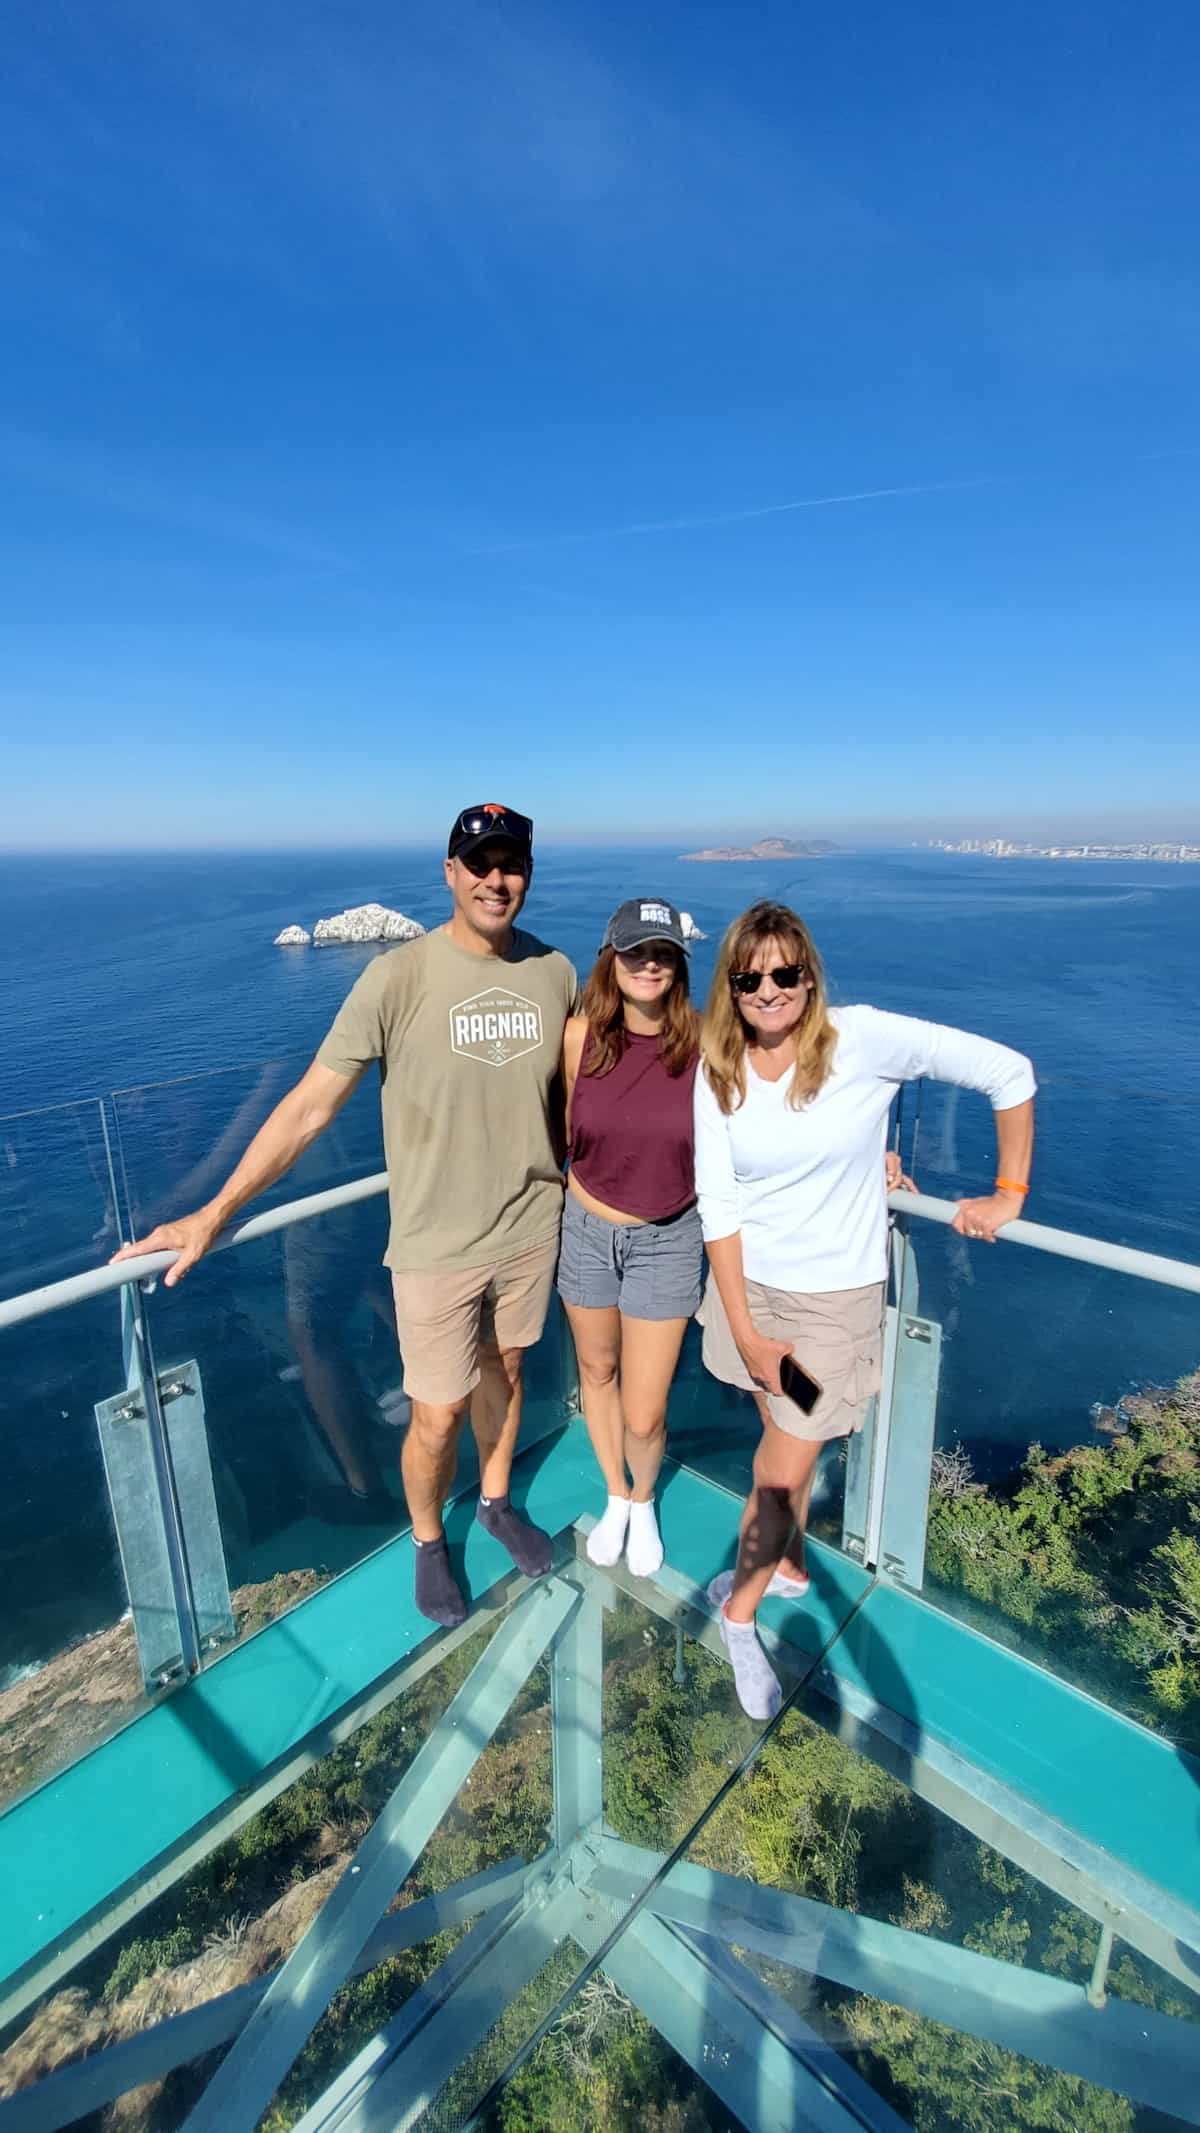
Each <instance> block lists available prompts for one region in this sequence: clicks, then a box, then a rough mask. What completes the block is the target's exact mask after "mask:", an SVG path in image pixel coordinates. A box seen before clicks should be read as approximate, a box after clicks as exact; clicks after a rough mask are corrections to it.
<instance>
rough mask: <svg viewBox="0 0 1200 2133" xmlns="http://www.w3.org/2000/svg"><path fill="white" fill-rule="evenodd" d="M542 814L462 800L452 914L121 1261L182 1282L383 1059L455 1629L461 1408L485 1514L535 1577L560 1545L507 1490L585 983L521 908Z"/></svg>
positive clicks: (423, 1511) (422, 1542)
mask: <svg viewBox="0 0 1200 2133" xmlns="http://www.w3.org/2000/svg"><path fill="white" fill-rule="evenodd" d="M532 867H533V824H532V823H531V822H530V821H529V819H528V817H527V816H524V815H521V814H518V813H517V812H516V811H515V809H512V808H507V807H501V806H499V805H498V804H495V803H490V804H488V805H485V806H481V807H476V808H464V809H463V811H462V813H461V814H460V815H458V816H457V817H456V819H455V822H454V825H453V827H452V829H451V831H450V837H449V843H448V848H447V857H446V862H445V875H446V883H447V886H448V888H449V890H450V893H451V896H452V898H453V911H452V913H451V917H450V920H449V923H448V924H447V925H445V926H443V927H439V928H438V929H437V930H436V931H435V932H433V933H429V934H426V935H424V936H423V937H422V938H421V939H420V940H417V941H414V942H411V943H405V945H404V946H403V947H400V948H396V949H393V950H392V951H391V952H390V953H389V954H386V955H380V956H376V957H375V958H374V959H373V961H372V962H370V963H369V964H368V965H367V968H366V969H365V970H364V971H363V973H362V975H361V977H360V978H359V979H358V982H357V984H356V985H355V986H354V988H353V990H352V991H351V993H350V994H349V996H348V998H347V999H346V1001H345V1002H344V1004H343V1006H342V1008H341V1011H340V1012H339V1014H338V1016H337V1018H336V1020H335V1022H334V1024H333V1027H332V1029H331V1030H330V1032H329V1034H328V1036H327V1037H326V1038H325V1041H324V1043H323V1044H322V1045H321V1047H320V1049H319V1051H318V1053H317V1056H316V1058H315V1059H314V1061H313V1063H312V1065H311V1066H310V1067H309V1069H308V1071H307V1073H306V1074H304V1075H303V1076H302V1078H301V1080H300V1081H299V1082H298V1083H297V1084H296V1087H295V1088H294V1089H292V1090H291V1091H290V1092H289V1094H288V1095H287V1096H285V1097H284V1098H283V1101H282V1102H281V1103H280V1104H278V1105H277V1106H276V1108H275V1110H274V1111H273V1112H272V1113H271V1116H270V1117H269V1118H268V1119H267V1121H266V1124H265V1125H264V1126H262V1127H261V1129H260V1130H259V1132H258V1133H257V1134H256V1135H255V1138H254V1140H253V1141H252V1142H251V1143H250V1146H249V1148H248V1149H247V1150H246V1153H245V1155H244V1156H243V1158H242V1160H241V1162H240V1163H239V1165H238V1167H237V1169H236V1170H235V1171H234V1172H233V1175H232V1176H231V1177H230V1179H229V1180H228V1182H227V1183H226V1185H225V1186H224V1187H223V1188H222V1190H221V1191H220V1192H219V1193H218V1194H217V1196H216V1198H215V1199H214V1200H212V1201H211V1202H210V1203H209V1204H208V1206H207V1207H204V1208H201V1209H200V1210H199V1211H198V1212H197V1213H196V1214H194V1215H186V1216H184V1217H182V1218H181V1219H180V1220H179V1221H178V1222H173V1223H163V1224H161V1225H160V1226H159V1228H158V1229H156V1230H155V1231H154V1232H153V1233H152V1234H151V1235H150V1236H149V1237H145V1238H142V1239H140V1240H139V1241H138V1242H137V1243H135V1244H131V1245H127V1246H126V1247H125V1248H124V1251H123V1252H119V1253H117V1254H116V1256H117V1257H118V1258H121V1257H130V1256H132V1255H133V1254H135V1253H137V1252H146V1251H160V1250H164V1249H171V1248H174V1249H177V1250H178V1251H179V1257H178V1259H177V1260H176V1262H175V1264H174V1266H172V1267H171V1268H170V1269H169V1271H168V1273H167V1274H166V1276H165V1277H164V1278H165V1281H166V1283H167V1284H168V1285H174V1283H176V1282H177V1281H179V1280H180V1279H182V1277H183V1275H184V1274H186V1273H187V1271H188V1269H189V1267H191V1266H192V1265H194V1264H195V1262H196V1260H197V1259H199V1258H200V1257H201V1256H202V1255H203V1253H204V1252H205V1251H207V1250H208V1247H209V1246H210V1245H211V1243H212V1242H213V1240H214V1238H215V1237H216V1235H217V1233H218V1231H219V1230H221V1229H223V1228H224V1227H225V1225H226V1224H227V1223H228V1222H229V1221H230V1220H231V1219H232V1217H233V1216H234V1215H235V1214H236V1213H237V1212H238V1210H239V1209H240V1208H242V1207H243V1206H245V1204H246V1202H247V1201H248V1200H250V1199H253V1197H254V1196H255V1194H256V1193H259V1192H262V1191H263V1190H265V1188H266V1186H268V1185H269V1184H273V1183H274V1182H275V1180H276V1179H277V1178H280V1177H282V1176H283V1174H284V1172H285V1171H286V1170H287V1169H289V1168H290V1167H291V1165H292V1163H294V1162H295V1161H296V1158H297V1157H298V1156H299V1155H300V1154H301V1153H302V1152H303V1150H304V1149H305V1148H306V1147H308V1146H309V1144H310V1143H311V1142H312V1141H313V1140H314V1139H315V1138H316V1136H317V1134H318V1133H320V1132H321V1131H322V1130H323V1128H324V1127H325V1126H327V1125H328V1124H329V1122H330V1120H331V1119H332V1118H333V1117H335V1116H336V1114H337V1112H338V1111H339V1110H340V1109H341V1107H342V1105H343V1104H344V1103H345V1101H346V1099H347V1097H348V1096H349V1095H350V1094H351V1091H352V1090H353V1089H354V1088H356V1087H357V1085H358V1083H359V1081H360V1080H361V1078H362V1076H363V1074H364V1073H365V1072H366V1070H367V1068H368V1066H369V1065H370V1064H371V1063H372V1062H373V1061H378V1062H379V1067H380V1074H381V1079H382V1110H383V1133H384V1145H385V1149H386V1154H387V1169H388V1187H389V1199H390V1204H391V1231H390V1236H389V1239H388V1248H387V1254H386V1263H387V1265H388V1266H389V1268H390V1269H391V1271H392V1280H393V1287H394V1292H395V1300H396V1320H397V1328H398V1331H399V1336H400V1347H401V1352H402V1354H403V1357H404V1386H405V1390H406V1392H408V1393H409V1394H410V1396H411V1398H412V1403H413V1407H412V1422H411V1425H410V1427H409V1429H408V1432H407V1434H406V1437H405V1442H404V1450H403V1455H402V1468H403V1474H404V1487H405V1493H406V1495H407V1498H408V1508H409V1513H410V1515H411V1518H412V1532H413V1541H414V1544H415V1547H416V1553H417V1605H418V1607H419V1608H420V1609H421V1611H422V1613H424V1614H426V1615H427V1616H429V1617H430V1619H431V1620H433V1621H436V1622H441V1623H443V1624H445V1625H446V1626H447V1627H451V1626H453V1625H454V1624H455V1623H457V1622H461V1621H462V1620H463V1618H464V1616H465V1614H466V1606H465V1603H464V1600H463V1596H462V1593H461V1592H460V1590H459V1588H458V1585H457V1583H456V1581H455V1579H454V1577H453V1575H452V1573H451V1570H450V1564H449V1558H448V1555H447V1553H446V1540H445V1534H444V1532H443V1529H442V1511H443V1507H444V1505H445V1502H446V1498H447V1496H448V1495H449V1493H450V1486H451V1483H452V1480H453V1477H454V1468H455V1463H456V1458H457V1447H458V1438H459V1434H460V1432H461V1429H462V1423H463V1420H464V1417H465V1416H466V1413H467V1411H468V1408H470V1413H471V1424H472V1428H473V1430H474V1433H475V1438H476V1442H477V1444H478V1447H479V1464H480V1481H481V1493H480V1499H479V1517H480V1520H481V1522H482V1523H483V1524H484V1525H485V1526H486V1527H487V1529H488V1531H489V1532H491V1533H493V1534H494V1535H495V1536H496V1538H497V1539H498V1540H500V1541H501V1542H502V1543H503V1544H504V1546H505V1547H506V1548H507V1549H508V1551H509V1553H510V1554H511V1555H512V1557H513V1560H514V1561H515V1562H516V1564H517V1565H518V1568H520V1569H521V1570H523V1571H524V1572H525V1573H526V1575H527V1576H538V1575H540V1574H541V1573H542V1572H543V1571H545V1570H547V1569H548V1568H549V1566H550V1543H549V1540H548V1539H547V1536H546V1535H545V1534H544V1533H540V1532H539V1531H538V1529H537V1528H536V1527H535V1526H531V1525H530V1524H529V1523H528V1521H527V1520H525V1519H522V1518H520V1517H519V1516H518V1514H517V1513H516V1512H515V1511H514V1510H513V1508H512V1506H511V1504H510V1502H509V1499H508V1485H509V1475H510V1472H511V1468H512V1459H513V1451H514V1448H515V1445H516V1438H517V1431H518V1428H519V1426H520V1415H521V1361H522V1355H523V1351H524V1350H525V1349H526V1348H528V1347H531V1346H532V1345H533V1343H534V1342H535V1341H536V1340H538V1338H539V1337H540V1335H541V1332H542V1328H543V1326H544V1324H545V1318H546V1312H547V1308H548V1306H549V1301H550V1292H551V1287H552V1284H553V1279H554V1268H555V1261H556V1259H557V1254H558V1230H559V1222H560V1218H561V1214H562V1199H563V1174H562V1157H563V1148H562V1145H561V1138H562V1124H561V1116H560V1109H559V1106H560V1093H561V1092H560V1085H559V1059H560V1054H561V1048H562V1032H563V1025H564V1023H565V1021H566V1019H567V1016H568V1015H570V1014H572V1013H573V1012H575V1010H576V1006H577V1001H578V991H579V986H578V980H577V978H576V974H575V971H574V969H573V968H572V966H571V964H570V963H569V962H568V961H567V959H566V957H565V956H563V955H560V954H559V953H558V951H557V949H553V948H547V947H546V946H545V945H544V944H543V943H542V942H541V941H539V940H536V939H535V938H534V937H533V935H532V934H528V933H523V932H519V931H518V930H517V929H516V924H515V921H516V919H517V916H518V914H519V912H520V910H521V906H522V904H523V903H524V901H525V897H526V894H527V893H528V888H529V878H530V874H531V872H532Z"/></svg>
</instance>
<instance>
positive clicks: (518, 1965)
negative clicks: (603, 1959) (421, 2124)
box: [292, 1887, 582, 2133]
mask: <svg viewBox="0 0 1200 2133" xmlns="http://www.w3.org/2000/svg"><path fill="white" fill-rule="evenodd" d="M577 1910H578V1899H577V1898H576V1896H575V1893H574V1891H573V1890H571V1889H569V1888H563V1887H559V1888H558V1889H557V1890H556V1891H555V1892H554V1893H552V1894H551V1895H550V1898H549V1901H548V1902H547V1903H545V1904H544V1905H543V1904H540V1903H538V1902H536V1901H534V1902H533V1903H531V1904H529V1905H526V1906H525V1907H524V1908H523V1909H520V1910H518V1911H516V1912H515V1913H513V1914H511V1915H510V1916H508V1917H500V1916H499V1915H497V1917H496V1919H495V1921H494V1923H493V1922H492V1921H485V1922H484V1926H485V1927H488V1926H490V1927H491V1930H490V1931H487V1930H484V1929H483V1928H481V1927H479V1926H477V1927H476V1928H475V1929H474V1932H473V1933H472V1934H470V1935H468V1938H467V1940H466V1941H463V1942H462V1943H461V1945H460V1946H459V1947H458V1948H456V1949H455V1951H454V1954H453V1955H452V1956H451V1957H450V1959H449V1962H448V1963H446V1964H443V1966H442V1969H441V1970H440V1971H435V1973H434V1975H433V1977H431V1978H427V1979H426V1981H425V1984H424V1985H423V1986H421V1987H420V1990H419V1993H415V1994H414V1995H413V1997H412V1999H410V2000H408V2001H406V2003H405V2005H404V2006H403V2007H402V2008H401V2010H400V2013H399V2014H398V2015H397V2016H396V2018H395V2020H394V2021H392V2022H390V2023H389V2024H388V2026H387V2028H386V2029H383V2030H381V2031H380V2033H379V2035H378V2036H377V2037H374V2038H372V2040H371V2042H370V2043H369V2044H367V2045H366V2046H364V2048H363V2050H362V2051H361V2052H360V2053H359V2054H358V2057H357V2059H355V2060H354V2061H353V2062H352V2064H351V2065H350V2066H349V2067H347V2069H346V2070H345V2072H344V2073H343V2074H342V2075H341V2076H339V2078H338V2080H337V2081H336V2082H334V2083H333V2085H332V2087H331V2088H329V2089H328V2090H327V2091H326V2093H325V2095H324V2096H323V2097H321V2098H320V2099H319V2100H318V2102H316V2103H315V2104H313V2106H312V2108H311V2109H310V2110H309V2111H308V2112H307V2113H306V2115H305V2117H304V2118H302V2119H301V2121H300V2123H299V2125H297V2126H295V2127H293V2129H292V2133H409V2129H410V2128H411V2127H412V2126H415V2125H416V2123H417V2121H418V2120H419V2119H420V2118H421V2117H422V2115H423V2114H424V2112H425V2111H427V2110H428V2108H429V2106H430V2104H431V2103H432V2102H433V2100H434V2097H435V2096H437V2094H438V2093H439V2091H440V2090H441V2089H443V2088H445V2086H446V2083H447V2082H448V2081H449V2080H450V2079H451V2077H452V2076H453V2075H454V2074H456V2073H458V2072H459V2071H460V2069H461V2068H462V2067H463V2065H464V2064H465V2062H466V2061H467V2059H469V2057H470V2055H471V2053H472V2052H474V2051H477V2050H478V2048H479V2046H480V2045H481V2044H482V2043H483V2041H484V2039H485V2037H486V2036H487V2034H488V2031H489V2030H490V2029H491V2028H492V2027H493V2025H494V2024H495V2023H496V2022H498V2021H499V2020H500V2018H501V2016H502V2015H503V2014H504V2013H505V2012H506V2010H507V2009H508V2008H509V2007H510V2006H511V2004H512V2002H513V2001H514V2000H515V1999H516V1997H517V1995H518V1993H520V1992H523V1991H524V1989H525V1987H526V1986H527V1985H528V1984H529V1983H530V1982H531V1980H532V1979H533V1978H535V1977H536V1976H537V1973H538V1971H539V1970H540V1969H541V1968H542V1967H543V1965H544V1964H545V1963H547V1962H549V1960H550V1958H551V1957H552V1956H553V1955H554V1954H555V1953H556V1952H557V1950H558V1949H559V1948H560V1947H561V1946H562V1944H563V1942H564V1940H566V1939H567V1938H568V1937H570V1936H571V1933H572V1925H573V1921H574V1918H575V1915H576V1912H577ZM456 1959H458V1960H457V1964H456ZM581 1963H582V1958H581ZM489 2078H490V2077H489V2076H488V2075H487V2073H486V2072H485V2073H483V2074H482V2075H481V2080H480V2084H479V2089H480V2093H482V2090H483V2089H484V2088H485V2087H486V2086H487V2083H488V2080H489ZM477 2101H478V2096H475V2097H472V2098H470V2099H469V2101H468V2099H466V2098H464V2105H465V2107H466V2108H469V2107H470V2103H473V2102H477ZM454 2122H455V2123H456V2124H457V2123H459V2122H460V2120H459V2119H458V2116H457V2114H456V2117H455V2121H454Z"/></svg>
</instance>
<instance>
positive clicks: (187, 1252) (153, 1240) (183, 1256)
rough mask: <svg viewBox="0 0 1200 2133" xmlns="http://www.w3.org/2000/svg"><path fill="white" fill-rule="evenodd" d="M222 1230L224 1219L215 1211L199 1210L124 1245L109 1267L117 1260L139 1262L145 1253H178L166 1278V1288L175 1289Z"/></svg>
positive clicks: (164, 1285) (207, 1208)
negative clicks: (135, 1260)
mask: <svg viewBox="0 0 1200 2133" xmlns="http://www.w3.org/2000/svg"><path fill="white" fill-rule="evenodd" d="M221 1227H222V1223H221V1217H220V1215H219V1214H218V1213H217V1212H216V1211H215V1210H214V1209H213V1208H211V1207H201V1208H198V1209H197V1211H196V1213H195V1214H194V1215H180V1217H179V1220H178V1221H177V1222H160V1223H159V1225H158V1228H157V1229H152V1230H151V1232H150V1234H149V1236H148V1237H139V1238H137V1239H136V1241H135V1242H134V1243H133V1244H123V1245H122V1246H121V1249H120V1251H119V1252H114V1253H113V1255H112V1259H110V1261H109V1265H110V1266H111V1265H112V1264H113V1261H114V1260H117V1259H137V1258H139V1257H140V1256H141V1254H142V1253H143V1252H178V1254H179V1257H178V1259H177V1260H176V1261H175V1264H174V1266H169V1267H168V1268H167V1271H166V1273H165V1274H164V1275H163V1287H164V1288H167V1289H173V1288H174V1287H175V1285H176V1283H177V1282H180V1281H182V1280H183V1277H184V1275H185V1274H186V1273H188V1272H189V1271H190V1269H191V1268H192V1267H194V1266H195V1264H196V1261H197V1260H198V1259H203V1257H204V1254H205V1252H206V1251H208V1249H209V1247H210V1245H211V1244H212V1242H213V1240H214V1238H215V1237H217V1236H219V1235H220V1232H221Z"/></svg>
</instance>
